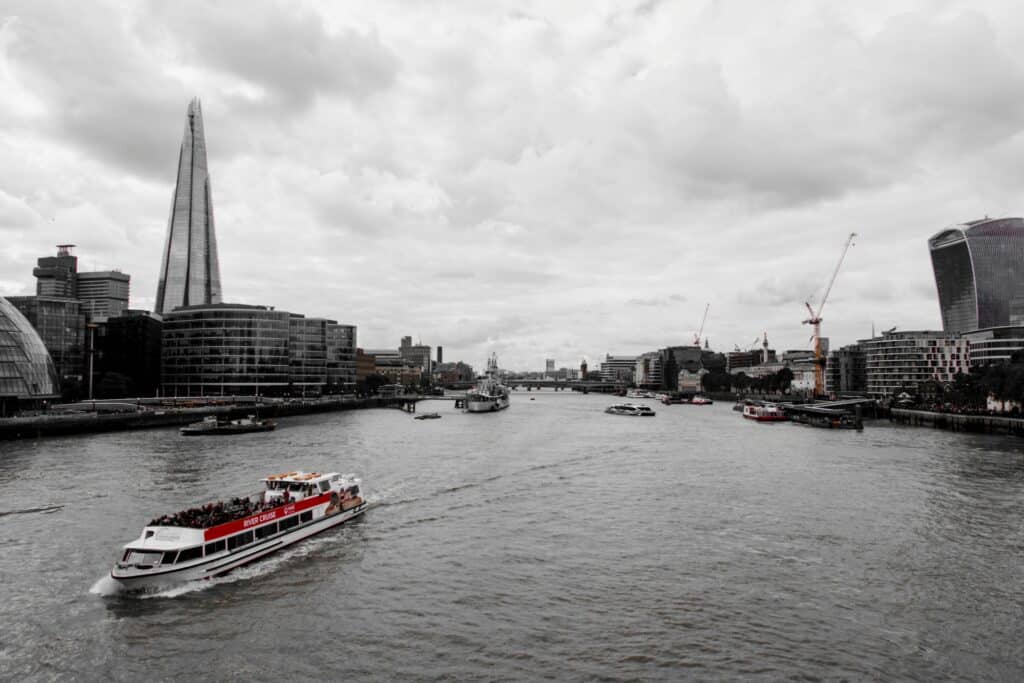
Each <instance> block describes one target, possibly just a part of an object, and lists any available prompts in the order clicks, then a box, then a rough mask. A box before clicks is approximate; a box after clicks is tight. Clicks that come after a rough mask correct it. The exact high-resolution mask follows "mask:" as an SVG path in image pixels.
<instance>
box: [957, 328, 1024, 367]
mask: <svg viewBox="0 0 1024 683" xmlns="http://www.w3.org/2000/svg"><path fill="white" fill-rule="evenodd" d="M964 339H966V340H967V342H968V343H969V344H970V347H971V367H978V366H983V365H992V364H994V363H1008V362H1010V360H1011V359H1012V357H1013V354H1015V353H1018V352H1020V351H1024V327H1021V326H1013V327H993V328H989V329H985V330H974V331H972V332H968V333H966V334H964Z"/></svg>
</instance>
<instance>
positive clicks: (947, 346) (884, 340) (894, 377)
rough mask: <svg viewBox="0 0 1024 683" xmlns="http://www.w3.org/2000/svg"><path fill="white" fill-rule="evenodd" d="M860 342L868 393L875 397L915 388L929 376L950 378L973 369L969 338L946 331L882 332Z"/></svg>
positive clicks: (930, 378) (938, 378) (937, 379)
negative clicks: (971, 366)
mask: <svg viewBox="0 0 1024 683" xmlns="http://www.w3.org/2000/svg"><path fill="white" fill-rule="evenodd" d="M858 345H859V346H860V347H861V348H862V349H863V350H864V370H865V378H866V384H867V394H868V395H869V396H874V397H876V398H881V397H886V396H894V395H896V394H899V393H900V392H902V391H914V390H916V389H917V387H918V386H919V385H920V384H921V383H922V382H926V381H929V380H934V381H937V382H943V383H946V382H951V381H953V378H954V377H955V376H956V374H957V373H958V372H962V373H966V372H968V370H969V369H970V355H969V354H970V344H969V342H968V341H967V340H966V339H962V338H960V337H959V336H958V335H950V334H947V333H945V332H937V331H907V332H896V331H891V332H883V333H882V336H881V337H875V338H873V339H865V340H861V341H859V342H858Z"/></svg>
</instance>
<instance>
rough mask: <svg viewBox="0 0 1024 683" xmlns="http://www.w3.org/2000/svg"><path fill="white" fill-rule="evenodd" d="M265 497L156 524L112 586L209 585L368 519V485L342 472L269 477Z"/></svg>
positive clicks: (127, 552)
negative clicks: (304, 542)
mask: <svg viewBox="0 0 1024 683" xmlns="http://www.w3.org/2000/svg"><path fill="white" fill-rule="evenodd" d="M261 481H263V482H264V485H265V489H264V490H263V491H262V492H260V493H258V494H255V495H253V496H248V497H243V498H232V499H230V500H229V501H227V502H223V501H221V502H216V503H209V504H206V505H203V506H201V507H194V508H190V509H188V510H182V511H181V512H178V513H175V514H173V515H164V516H162V517H158V518H156V519H153V520H152V521H151V522H150V523H149V524H148V525H146V526H145V527H144V528H143V530H142V535H141V536H139V538H137V539H135V540H134V541H132V542H130V543H128V544H126V545H125V546H124V549H123V551H122V553H121V557H120V558H119V559H118V561H117V563H116V564H115V565H114V568H113V569H112V570H111V572H110V576H111V578H113V579H114V580H115V581H117V582H118V583H119V584H120V585H122V586H123V587H125V588H127V589H129V590H137V589H142V588H151V587H162V586H167V585H172V584H175V583H181V582H184V581H194V580H197V579H209V578H212V577H214V576H219V575H221V574H225V573H227V572H229V571H231V570H232V569H236V568H238V567H241V566H242V565H245V564H248V563H250V562H254V561H256V560H259V559H261V558H263V557H266V556H267V555H270V554H271V553H274V552H276V551H278V550H280V549H282V548H286V547H288V546H289V545H292V544H293V543H296V542H298V541H301V540H303V539H304V538H308V537H310V536H313V535H315V534H318V533H320V532H322V531H326V530H327V529H331V528H333V527H335V526H338V525H339V524H342V523H344V522H347V521H348V520H350V519H352V518H353V517H356V516H358V515H360V514H362V513H363V512H364V511H365V510H366V507H367V503H366V501H365V499H364V498H363V497H362V491H361V489H360V485H361V481H360V480H359V479H358V478H356V477H354V476H352V475H341V474H338V473H337V472H327V473H323V474H321V473H319V472H287V473H284V474H276V475H272V476H269V477H265V478H264V479H262V480H261Z"/></svg>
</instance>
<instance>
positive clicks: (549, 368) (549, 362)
mask: <svg viewBox="0 0 1024 683" xmlns="http://www.w3.org/2000/svg"><path fill="white" fill-rule="evenodd" d="M544 373H545V374H546V375H547V376H548V377H550V376H552V375H553V374H554V373H555V359H554V358H546V359H545V360H544Z"/></svg>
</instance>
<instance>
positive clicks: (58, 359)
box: [8, 296, 86, 385]
mask: <svg viewBox="0 0 1024 683" xmlns="http://www.w3.org/2000/svg"><path fill="white" fill-rule="evenodd" d="M8 300H9V301H10V303H11V304H12V305H13V306H14V307H15V308H17V309H18V310H19V311H20V312H21V313H22V315H24V316H25V318H26V319H27V320H28V321H29V323H30V324H31V325H32V327H33V328H35V331H36V333H37V334H38V335H39V338H40V339H42V340H43V344H44V345H45V346H46V349H47V351H49V352H50V358H51V359H52V360H53V363H54V365H55V366H56V369H57V377H58V378H60V380H61V382H62V383H64V384H65V385H68V384H69V383H74V382H80V381H81V380H82V378H83V376H84V374H85V348H86V346H85V314H84V313H82V303H81V302H80V301H78V300H77V299H63V298H57V297H45V296H12V297H8Z"/></svg>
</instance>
